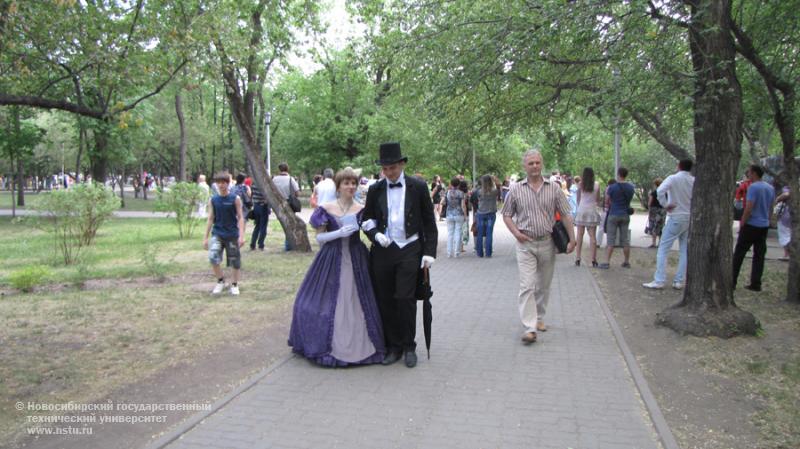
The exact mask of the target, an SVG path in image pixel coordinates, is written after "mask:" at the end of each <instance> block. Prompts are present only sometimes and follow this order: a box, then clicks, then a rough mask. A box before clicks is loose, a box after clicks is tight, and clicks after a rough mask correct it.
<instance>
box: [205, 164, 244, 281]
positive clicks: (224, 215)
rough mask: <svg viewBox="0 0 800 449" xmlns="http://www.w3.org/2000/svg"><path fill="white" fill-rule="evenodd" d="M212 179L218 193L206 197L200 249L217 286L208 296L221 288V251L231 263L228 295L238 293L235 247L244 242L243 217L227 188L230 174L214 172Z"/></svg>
mask: <svg viewBox="0 0 800 449" xmlns="http://www.w3.org/2000/svg"><path fill="white" fill-rule="evenodd" d="M214 181H215V182H216V184H217V187H218V188H219V195H214V196H213V197H212V198H211V199H210V200H209V207H208V222H207V223H206V235H205V238H204V239H203V248H205V249H207V250H208V261H209V262H211V267H212V269H213V270H214V275H215V276H216V277H217V285H215V286H214V290H212V291H211V294H212V295H218V294H220V293H222V290H223V289H224V288H225V277H224V275H223V274H222V267H221V266H220V264H221V263H222V250H223V249H224V250H225V254H226V256H227V266H229V267H230V266H233V282H232V283H231V295H234V296H236V295H238V294H239V269H240V268H241V267H242V261H241V257H240V255H239V248H240V247H241V246H242V245H244V217H243V216H242V201H241V200H240V199H239V197H238V196H237V195H236V194H234V193H232V192H231V190H230V184H231V175H230V174H229V173H227V172H221V173H217V175H216V176H215V177H214ZM209 235H210V236H211V238H210V239H209Z"/></svg>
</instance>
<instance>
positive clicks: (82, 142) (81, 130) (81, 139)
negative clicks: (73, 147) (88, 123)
mask: <svg viewBox="0 0 800 449" xmlns="http://www.w3.org/2000/svg"><path fill="white" fill-rule="evenodd" d="M85 146H86V127H84V126H83V121H82V120H81V119H80V118H78V157H76V158H75V178H77V177H78V175H79V174H80V172H81V156H83V148H84V147H85Z"/></svg>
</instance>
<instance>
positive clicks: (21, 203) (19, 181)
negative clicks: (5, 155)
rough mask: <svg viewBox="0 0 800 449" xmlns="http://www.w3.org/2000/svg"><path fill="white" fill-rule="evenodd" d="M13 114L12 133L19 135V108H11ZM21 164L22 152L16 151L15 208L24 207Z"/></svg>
mask: <svg viewBox="0 0 800 449" xmlns="http://www.w3.org/2000/svg"><path fill="white" fill-rule="evenodd" d="M13 114H14V133H15V134H16V135H17V136H18V135H20V132H21V131H20V123H19V107H14V108H13ZM24 168H25V167H24V166H23V164H22V151H20V149H17V206H24V205H25V170H24ZM11 202H12V203H13V202H14V194H13V193H12V194H11Z"/></svg>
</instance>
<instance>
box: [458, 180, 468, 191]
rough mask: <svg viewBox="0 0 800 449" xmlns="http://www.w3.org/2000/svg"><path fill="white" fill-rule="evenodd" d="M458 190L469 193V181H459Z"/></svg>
mask: <svg viewBox="0 0 800 449" xmlns="http://www.w3.org/2000/svg"><path fill="white" fill-rule="evenodd" d="M458 190H460V191H462V192H464V193H467V192H469V186H468V185H467V181H459V183H458Z"/></svg>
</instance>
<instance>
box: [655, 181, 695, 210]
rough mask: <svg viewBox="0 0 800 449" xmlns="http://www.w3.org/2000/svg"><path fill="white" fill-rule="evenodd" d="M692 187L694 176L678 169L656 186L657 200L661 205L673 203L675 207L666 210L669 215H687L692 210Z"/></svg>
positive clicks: (665, 205)
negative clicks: (669, 210)
mask: <svg viewBox="0 0 800 449" xmlns="http://www.w3.org/2000/svg"><path fill="white" fill-rule="evenodd" d="M693 187H694V176H692V174H691V173H689V172H688V171H683V170H681V171H679V172H678V173H675V174H674V175H669V176H667V179H665V180H664V182H662V183H661V185H659V186H658V190H657V191H656V192H657V195H658V202H659V203H661V206H662V207H665V208H666V207H667V206H669V205H673V204H674V205H675V209H672V211H671V212H667V215H670V216H681V215H683V216H687V217H688V216H689V214H690V213H691V211H692V188H693Z"/></svg>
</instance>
